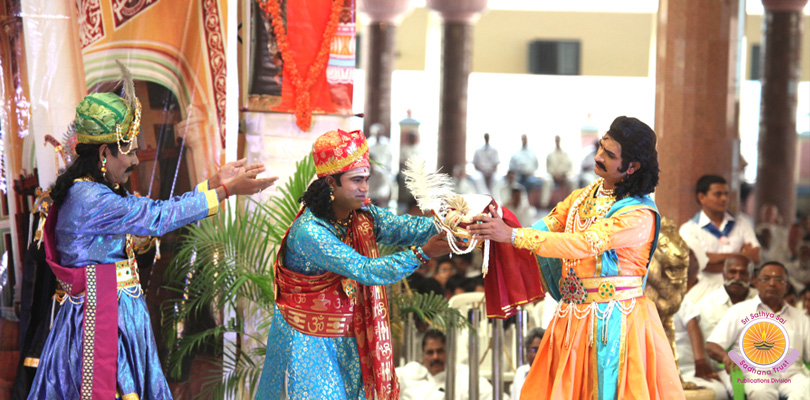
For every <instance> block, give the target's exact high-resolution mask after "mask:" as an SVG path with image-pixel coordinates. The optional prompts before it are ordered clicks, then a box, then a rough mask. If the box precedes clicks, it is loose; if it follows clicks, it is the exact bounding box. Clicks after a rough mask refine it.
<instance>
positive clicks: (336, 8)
mask: <svg viewBox="0 0 810 400" xmlns="http://www.w3.org/2000/svg"><path fill="white" fill-rule="evenodd" d="M282 1H283V0H267V1H266V2H264V3H263V4H261V5H260V7H261V8H262V9H263V10H264V11H265V12H266V13H267V14H268V15H270V17H271V22H272V23H273V32H274V33H275V34H276V41H277V43H278V49H279V51H280V52H281V59H282V60H284V69H288V68H289V72H290V78H291V80H292V89H293V96H294V97H295V124H296V125H298V127H299V128H301V130H303V131H308V130H309V127H310V124H311V122H312V106H311V102H312V99H311V98H310V93H311V91H312V86H313V85H314V84H315V81H316V80H317V79H318V78H320V77H321V74H322V73H323V71H324V69H325V67H326V63H327V61H328V59H329V51H330V49H331V47H332V39H334V37H335V32H336V31H337V26H338V22H339V20H340V13H341V12H342V11H343V2H344V0H332V12H331V14H330V15H329V22H328V23H327V24H326V29H325V30H324V32H323V41H322V42H321V47H320V49H319V50H318V54H317V55H316V56H315V61H313V62H312V65H310V66H309V73H308V74H307V75H306V76H305V77H303V78H302V77H301V75H300V73H299V72H298V67H297V65H296V64H295V58H294V57H293V55H292V51H291V49H290V42H289V41H288V40H287V32H286V30H285V28H284V20H282V18H281V2H282Z"/></svg>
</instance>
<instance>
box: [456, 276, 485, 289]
mask: <svg viewBox="0 0 810 400" xmlns="http://www.w3.org/2000/svg"><path fill="white" fill-rule="evenodd" d="M461 289H462V290H464V293H484V276H483V275H478V276H473V277H470V278H465V279H464V282H462V283H461Z"/></svg>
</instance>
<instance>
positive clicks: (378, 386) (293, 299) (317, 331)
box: [275, 210, 399, 399]
mask: <svg viewBox="0 0 810 400" xmlns="http://www.w3.org/2000/svg"><path fill="white" fill-rule="evenodd" d="M300 215H301V213H300V212H299V216H300ZM351 221H352V222H351V224H350V225H349V228H348V232H347V235H346V238H345V239H344V240H343V242H344V243H346V244H348V245H349V246H351V247H352V248H353V249H355V250H356V251H357V252H358V253H360V254H361V255H363V256H366V257H370V258H376V257H379V251H378V250H377V241H376V240H375V237H374V218H373V217H372V216H371V214H369V213H368V212H365V211H361V210H356V211H354V212H353V216H352V218H351ZM288 236H289V230H288V231H287V233H286V234H285V235H284V239H283V240H282V242H281V246H280V248H279V253H278V255H277V256H276V263H275V279H276V305H277V306H278V308H279V310H280V311H281V314H282V315H283V316H284V320H285V321H287V323H288V324H290V326H292V327H293V328H295V329H296V330H298V331H299V332H301V333H304V334H307V335H313V336H321V337H339V336H349V337H352V336H353V337H355V338H356V339H357V349H358V353H359V356H360V370H361V372H362V376H363V388H364V389H365V393H366V398H369V399H371V398H374V394H375V393H376V395H377V398H378V399H397V398H399V382H398V381H397V377H396V373H395V372H394V353H393V346H392V344H391V328H390V322H389V318H388V297H387V295H386V291H385V286H366V285H362V284H360V283H357V282H356V281H354V280H352V279H349V278H345V277H343V276H341V275H338V274H336V273H334V272H326V273H323V274H320V275H304V274H300V273H297V272H293V271H290V270H289V269H287V268H285V267H284V266H283V258H284V250H285V248H286V244H287V237H288Z"/></svg>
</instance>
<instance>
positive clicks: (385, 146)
mask: <svg viewBox="0 0 810 400" xmlns="http://www.w3.org/2000/svg"><path fill="white" fill-rule="evenodd" d="M369 130H370V133H371V137H370V138H369V140H368V155H369V158H371V161H372V162H371V168H370V171H369V172H370V175H369V177H368V198H369V199H371V202H372V203H374V204H375V205H377V206H380V207H388V201H389V200H390V199H391V184H392V176H393V174H392V171H391V162H392V155H391V144H390V140H389V139H388V137H387V136H385V125H383V124H381V123H379V122H377V123H374V124H372V125H371V128H370V129H369Z"/></svg>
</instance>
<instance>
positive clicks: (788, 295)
mask: <svg viewBox="0 0 810 400" xmlns="http://www.w3.org/2000/svg"><path fill="white" fill-rule="evenodd" d="M788 276H790V274H788ZM786 285H787V292H785V303H787V304H790V305H791V306H793V307H798V305H799V294H798V293H797V292H796V288H795V287H793V285H791V284H790V281H789V280H788V283H787V284H786Z"/></svg>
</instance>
